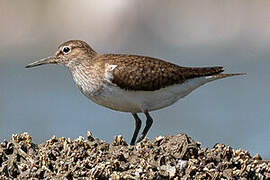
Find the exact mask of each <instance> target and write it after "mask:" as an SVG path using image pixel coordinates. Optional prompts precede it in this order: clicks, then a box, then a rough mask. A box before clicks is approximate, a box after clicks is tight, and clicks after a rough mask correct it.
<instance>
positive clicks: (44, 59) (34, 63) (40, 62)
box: [25, 56, 57, 68]
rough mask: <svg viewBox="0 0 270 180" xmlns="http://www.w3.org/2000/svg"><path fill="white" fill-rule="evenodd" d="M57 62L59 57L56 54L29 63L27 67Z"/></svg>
mask: <svg viewBox="0 0 270 180" xmlns="http://www.w3.org/2000/svg"><path fill="white" fill-rule="evenodd" d="M56 63H57V59H56V58H55V57H54V56H50V57H47V58H43V59H40V60H38V61H35V62H33V63H31V64H28V65H27V66H25V68H31V67H35V66H40V65H43V64H56Z"/></svg>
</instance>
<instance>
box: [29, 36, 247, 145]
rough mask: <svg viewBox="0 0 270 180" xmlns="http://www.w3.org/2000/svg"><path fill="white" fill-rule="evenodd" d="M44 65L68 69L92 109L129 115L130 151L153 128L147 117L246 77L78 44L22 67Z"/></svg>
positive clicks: (215, 68) (68, 44)
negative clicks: (214, 84)
mask: <svg viewBox="0 0 270 180" xmlns="http://www.w3.org/2000/svg"><path fill="white" fill-rule="evenodd" d="M44 64H60V65H64V66H65V67H66V68H68V69H69V71H70V72H71V75H72V78H73V80H74V82H75V84H76V85H77V86H78V88H79V89H80V91H81V92H82V94H84V95H85V96H86V97H87V98H89V99H90V100H92V101H93V102H95V103H96V104H98V105H101V106H104V107H106V108H109V109H112V110H116V111H121V112H127V113H131V114H132V116H133V117H134V120H135V129H134V132H133V136H132V139H131V142H130V144H131V145H134V144H135V143H138V142H140V141H142V140H143V139H144V138H145V136H146V135H147V133H148V131H149V129H150V128H151V126H152V123H153V119H152V117H151V115H150V112H151V111H155V110H159V109H162V108H165V107H167V106H170V105H172V104H174V103H175V102H177V101H178V100H179V99H181V98H184V97H185V96H187V95H188V94H189V93H191V92H192V91H193V90H194V89H196V88H198V87H200V86H202V85H204V84H206V83H208V82H211V81H214V80H217V79H222V78H226V77H231V76H238V75H244V74H245V73H234V74H225V73H222V72H223V71H224V70H223V67H221V66H211V67H186V66H179V65H176V64H173V63H170V62H168V61H165V60H161V59H158V58H153V57H148V56H142V55H128V54H101V53H97V52H96V51H95V50H93V49H92V47H91V46H90V45H88V44H87V43H86V42H85V41H82V40H69V41H66V42H63V43H62V44H60V45H59V47H58V48H57V50H56V52H55V53H54V54H53V55H52V56H49V57H47V58H43V59H41V60H38V61H35V62H33V63H30V64H28V65H27V66H25V67H26V68H31V67H35V66H40V65H44ZM138 113H144V114H145V116H146V124H145V127H144V129H143V131H142V133H141V135H140V136H139V138H138V134H139V132H140V129H141V119H140V118H139V116H138ZM136 140H137V141H136Z"/></svg>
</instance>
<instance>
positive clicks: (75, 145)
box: [0, 131, 270, 180]
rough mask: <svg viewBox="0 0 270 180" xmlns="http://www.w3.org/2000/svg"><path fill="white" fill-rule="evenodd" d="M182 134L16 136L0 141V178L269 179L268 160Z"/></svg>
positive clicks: (88, 133) (269, 163)
mask: <svg viewBox="0 0 270 180" xmlns="http://www.w3.org/2000/svg"><path fill="white" fill-rule="evenodd" d="M200 145H201V143H200V142H196V141H194V140H192V139H191V138H190V137H188V136H187V135H185V134H178V135H176V136H159V137H157V138H155V139H154V140H153V141H150V140H148V139H144V140H143V141H141V142H140V143H138V144H136V145H135V146H130V145H128V144H127V143H126V142H125V140H124V139H123V137H122V136H120V135H119V136H116V137H115V138H114V140H113V142H112V144H107V143H106V142H104V141H101V140H99V139H98V138H94V137H93V136H92V134H91V133H90V132H89V131H88V132H87V138H83V137H79V138H77V139H75V140H72V139H70V138H63V137H60V138H57V137H55V136H54V137H52V138H51V139H49V140H48V141H46V142H45V143H44V144H40V145H37V144H34V143H32V138H31V136H30V135H29V134H27V133H23V134H15V135H13V136H12V138H11V140H10V141H3V142H2V143H1V144H0V179H68V180H69V179H84V178H85V179H89V178H90V179H175V180H176V179H243V180H245V179H270V162H269V161H267V160H262V158H261V156H260V155H258V154H256V155H255V156H253V157H251V156H250V154H249V152H248V151H244V150H242V149H238V150H235V149H233V148H231V147H230V146H227V145H224V144H216V145H215V146H214V147H213V148H211V149H210V148H200Z"/></svg>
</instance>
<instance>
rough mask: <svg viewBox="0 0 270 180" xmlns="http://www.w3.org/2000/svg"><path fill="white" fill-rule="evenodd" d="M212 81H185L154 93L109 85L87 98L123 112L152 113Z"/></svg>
mask: <svg viewBox="0 0 270 180" xmlns="http://www.w3.org/2000/svg"><path fill="white" fill-rule="evenodd" d="M212 80H214V78H211V76H208V77H200V78H195V79H191V80H187V81H186V82H185V83H183V84H175V85H172V86H169V87H166V88H162V89H159V90H156V91H127V90H123V89H120V88H119V87H116V86H114V85H111V84H107V85H105V86H104V88H103V89H102V91H101V92H100V94H98V95H96V96H89V95H88V96H87V97H88V98H90V99H91V100H92V101H94V102H95V103H97V104H99V105H102V106H105V107H108V108H110V109H113V110H117V111H123V112H132V113H138V112H145V111H154V110H158V109H161V108H164V107H167V106H170V105H172V104H173V103H175V102H176V101H177V100H179V99H180V98H183V97H185V96H186V95H188V94H189V93H190V92H191V91H193V90H194V89H196V88H197V87H199V86H201V85H203V84H205V83H207V82H209V81H212Z"/></svg>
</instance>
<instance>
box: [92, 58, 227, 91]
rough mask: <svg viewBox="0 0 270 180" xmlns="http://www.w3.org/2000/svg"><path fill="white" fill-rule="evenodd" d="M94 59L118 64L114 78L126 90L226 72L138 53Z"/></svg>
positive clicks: (219, 68)
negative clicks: (185, 64)
mask: <svg viewBox="0 0 270 180" xmlns="http://www.w3.org/2000/svg"><path fill="white" fill-rule="evenodd" d="M94 60H96V61H104V62H106V63H108V64H111V65H117V67H116V68H115V69H114V70H113V79H112V82H113V83H114V84H116V85H118V86H119V87H120V88H122V89H126V90H143V91H154V90H158V89H161V88H164V87H167V86H170V85H173V84H178V83H183V82H184V81H186V80H188V79H191V78H195V77H200V76H209V75H214V74H219V73H221V72H223V70H222V67H205V68H194V67H193V68H191V67H181V66H178V65H175V64H172V63H169V62H166V61H163V60H160V59H155V58H151V57H145V56H137V55H124V54H105V55H99V56H98V57H97V58H94Z"/></svg>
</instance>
